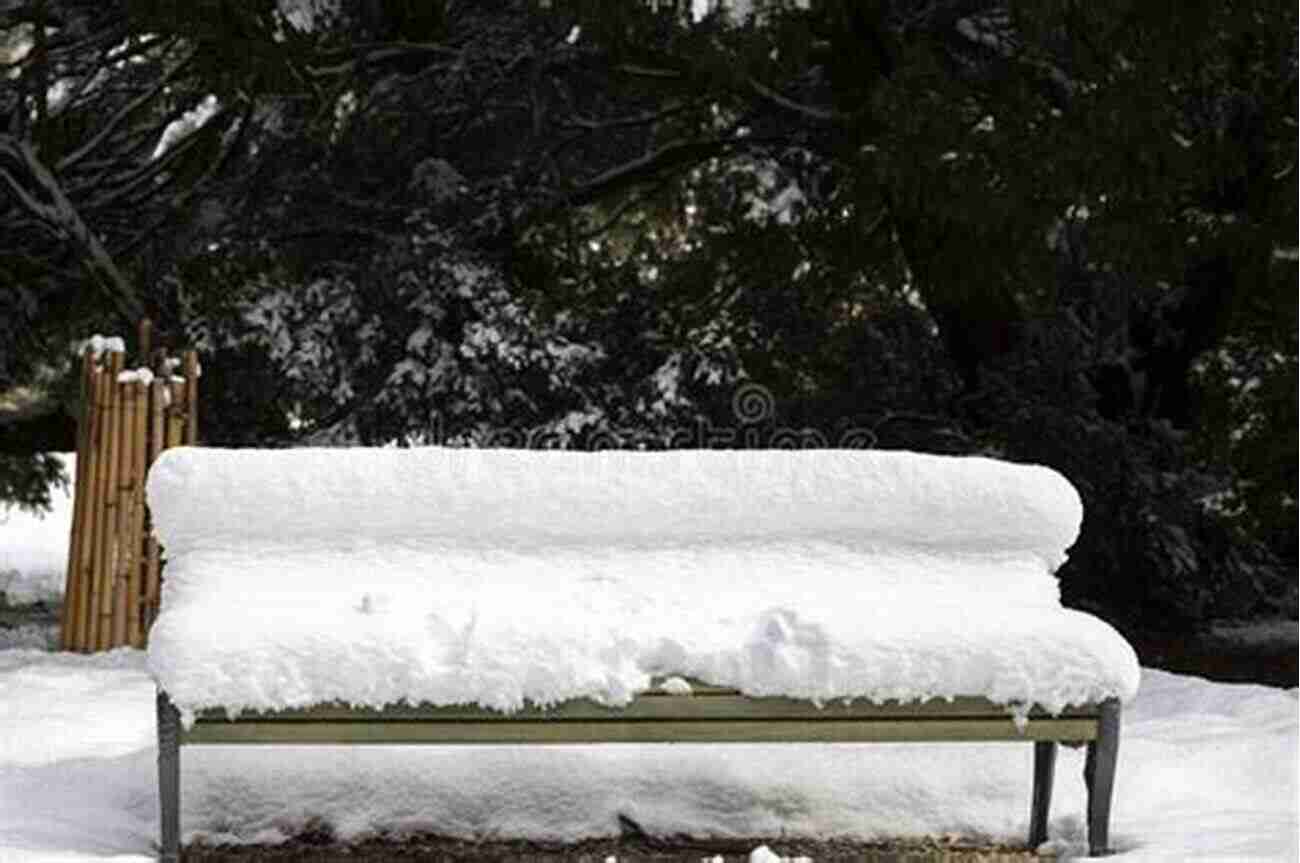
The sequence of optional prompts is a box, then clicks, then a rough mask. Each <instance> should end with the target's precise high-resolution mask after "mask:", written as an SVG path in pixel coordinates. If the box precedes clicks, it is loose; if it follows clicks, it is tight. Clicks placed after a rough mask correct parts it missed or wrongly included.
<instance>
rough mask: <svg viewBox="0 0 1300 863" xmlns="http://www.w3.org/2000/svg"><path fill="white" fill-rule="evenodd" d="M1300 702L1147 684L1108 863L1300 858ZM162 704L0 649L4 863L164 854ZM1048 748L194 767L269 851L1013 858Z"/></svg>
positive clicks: (142, 667) (1070, 812)
mask: <svg viewBox="0 0 1300 863" xmlns="http://www.w3.org/2000/svg"><path fill="white" fill-rule="evenodd" d="M1296 693H1297V691H1296V690H1295V689H1290V690H1280V689H1274V688H1270V687H1265V686H1254V685H1242V684H1220V683H1211V682H1209V681H1205V680H1201V679H1198V678H1195V677H1185V676H1179V675H1173V674H1167V673H1164V672H1160V671H1155V670H1152V669H1143V672H1142V688H1141V691H1140V692H1139V694H1138V695H1137V697H1136V698H1135V699H1134V700H1133V701H1132V702H1131V703H1130V704H1129V705H1127V706H1126V708H1125V717H1124V726H1123V732H1122V734H1123V739H1122V743H1121V746H1120V758H1119V772H1118V777H1117V780H1116V791H1115V800H1114V808H1113V815H1112V822H1111V835H1112V840H1113V843H1114V846H1115V848H1116V849H1117V850H1118V851H1119V853H1118V854H1117V855H1116V856H1115V857H1113V858H1110V859H1114V860H1117V861H1174V860H1191V859H1202V860H1207V859H1208V860H1233V861H1246V860H1295V859H1297V852H1298V849H1297V826H1298V825H1297V809H1296V794H1297V776H1296V763H1297V762H1296V758H1297V746H1296V744H1297V727H1298V725H1300V710H1297V700H1296ZM153 695H154V688H153V681H152V680H151V678H150V675H149V672H148V670H147V668H146V663H145V657H144V655H143V653H142V652H140V651H136V650H130V649H120V650H116V651H112V652H110V653H106V654H99V655H94V656H80V655H73V654H65V653H44V652H40V651H35V650H3V651H0V860H2V861H4V863H47V861H68V863H72V861H77V863H88V861H104V860H114V861H119V863H127V861H131V863H136V861H145V860H152V859H153V856H152V855H153V851H152V843H154V842H155V841H156V838H157V825H158V820H157V818H158V816H157V811H158V810H157V796H156V794H157V792H156V784H155V783H156V781H157V776H156V771H155V758H156V750H155V748H154V744H153V734H154V725H153V722H154V719H153ZM90 717H93V721H90V720H89V718H90ZM1032 749H1033V747H1031V746H1029V745H1028V744H1024V745H1019V744H1007V743H993V744H935V745H929V744H902V745H889V744H876V745H851V744H847V745H838V746H835V745H820V744H817V745H796V746H772V745H757V744H754V745H751V744H737V745H732V746H717V745H690V744H678V745H673V746H637V745H608V746H567V747H531V748H522V747H508V746H498V747H487V746H464V747H436V746H423V747H407V746H394V747H383V746H375V747H354V748H348V747H336V746H322V747H301V746H283V747H266V746H259V747H246V748H240V747H231V746H196V747H186V748H185V750H184V754H183V762H184V767H183V772H182V783H183V785H182V833H183V835H184V836H185V840H186V841H187V842H192V841H194V840H195V839H196V838H197V837H199V836H202V837H205V838H206V839H208V840H210V841H217V840H228V841H237V842H267V843H270V842H277V841H281V840H283V839H284V838H285V837H286V836H291V835H293V834H294V833H295V832H296V831H298V830H301V829H302V828H303V827H304V826H305V825H306V824H307V823H308V821H309V820H310V819H312V818H319V819H322V820H324V821H325V822H326V823H328V824H330V825H331V826H332V827H333V828H334V829H335V831H336V833H337V835H338V836H339V837H340V838H341V839H342V840H344V841H347V840H349V839H356V838H361V837H364V836H367V835H372V834H374V833H376V832H378V831H392V832H395V833H397V834H398V835H400V834H401V832H402V831H418V830H436V831H437V832H439V833H442V834H446V835H453V836H462V837H467V838H468V837H506V838H513V837H529V838H534V839H538V840H556V841H577V840H580V839H583V838H591V837H600V836H614V835H617V833H618V816H619V814H623V815H625V816H626V817H629V818H632V819H634V820H635V821H636V822H637V823H638V824H640V825H641V826H642V827H644V828H645V829H646V830H647V831H648V832H650V833H651V834H653V835H672V834H687V835H693V836H724V837H738V836H739V837H746V836H749V837H761V836H778V835H784V836H789V837H796V836H806V837H815V838H823V839H824V838H831V837H842V838H847V839H857V840H862V841H871V840H879V839H884V838H889V837H916V836H944V835H948V834H959V835H962V836H968V837H972V838H976V839H986V840H989V841H993V842H1007V843H1017V842H1023V840H1024V836H1025V835H1026V834H1027V832H1028V814H1029V790H1030V779H1031V776H1032ZM1082 770H1083V754H1082V751H1081V750H1073V749H1069V748H1062V749H1061V751H1060V754H1059V756H1058V763H1057V778H1056V785H1055V794H1054V799H1053V806H1052V813H1053V815H1052V818H1051V821H1050V823H1049V836H1051V837H1052V838H1051V840H1050V842H1049V845H1050V847H1052V848H1053V849H1055V850H1056V852H1057V855H1058V857H1059V858H1061V859H1070V858H1074V857H1081V856H1083V855H1085V854H1086V853H1087V851H1086V848H1087V845H1086V836H1085V831H1084V827H1083V822H1082V816H1083V811H1084V793H1083V782H1082V779H1081V773H1082ZM431 777H432V778H433V779H432V780H431ZM768 844H769V845H770V846H771V848H769V851H772V852H773V853H780V843H779V842H774V841H770V840H769V841H768ZM755 846H760V843H759V842H758V841H756V842H755ZM753 853H754V854H758V855H759V856H758V857H757V858H756V859H760V860H765V859H767V860H770V859H771V858H770V857H766V856H765V855H764V852H762V851H761V848H760V847H755V849H754V851H753ZM729 859H732V860H733V861H734V860H735V858H734V857H733V858H729Z"/></svg>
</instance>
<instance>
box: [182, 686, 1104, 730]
mask: <svg viewBox="0 0 1300 863" xmlns="http://www.w3.org/2000/svg"><path fill="white" fill-rule="evenodd" d="M1008 715H1009V714H1008V712H1007V709H1006V708H1005V707H1003V706H1002V705H999V704H995V703H993V702H991V701H988V700H986V699H982V698H958V699H954V700H953V701H951V702H949V701H946V700H942V699H933V700H930V701H926V702H920V703H904V704H900V703H897V702H888V703H885V704H875V703H872V702H869V701H863V700H858V701H853V702H850V703H848V704H845V703H844V702H842V701H832V702H829V703H826V704H823V705H821V706H818V705H816V704H814V703H812V702H810V701H804V700H799V699H793V698H748V697H746V696H743V695H740V694H739V693H735V692H718V693H715V694H711V695H708V696H703V697H701V696H696V695H663V694H657V693H647V694H643V695H640V696H638V697H637V698H635V699H634V700H633V701H632V702H631V703H629V704H628V705H627V706H625V707H606V706H604V705H601V704H598V703H596V702H594V701H590V700H587V699H575V700H572V701H566V702H562V703H560V704H556V705H552V706H550V707H536V706H527V707H525V708H524V709H522V710H519V711H516V712H514V713H502V712H499V711H495V710H490V709H487V708H484V707H480V706H478V705H473V704H466V705H449V706H442V707H436V706H433V705H419V706H411V705H390V706H388V707H385V708H383V709H382V710H379V709H375V708H360V707H359V708H352V707H348V706H346V705H335V704H331V705H319V706H315V707H310V708H304V709H292V710H283V711H276V712H273V713H256V712H249V713H243V714H240V715H238V716H235V717H228V716H227V715H226V713H225V711H224V710H221V709H214V710H205V711H202V712H201V713H200V714H199V715H198V719H199V721H200V722H227V721H233V722H248V721H261V722H286V723H288V722H300V723H302V722H322V721H340V722H341V721H348V722H402V721H434V720H466V721H468V720H473V721H477V722H485V723H500V722H521V721H536V722H554V721H559V720H570V719H585V720H661V719H726V718H765V719H799V720H804V721H809V722H820V721H824V720H831V719H851V718H861V719H888V718H908V719H911V718H949V719H964V718H989V719H1007V718H1008ZM1099 715H1100V709H1099V708H1098V707H1097V706H1096V705H1087V706H1081V707H1072V708H1068V709H1066V710H1065V711H1063V712H1062V713H1061V714H1060V715H1059V718H1073V719H1085V718H1091V719H1094V720H1095V719H1096V718H1097V717H1098V716H1099ZM1029 717H1030V721H1031V723H1032V722H1041V721H1043V720H1045V719H1049V718H1058V717H1053V716H1052V714H1049V713H1047V712H1045V711H1043V710H1041V709H1036V710H1033V711H1031V712H1030V714H1029Z"/></svg>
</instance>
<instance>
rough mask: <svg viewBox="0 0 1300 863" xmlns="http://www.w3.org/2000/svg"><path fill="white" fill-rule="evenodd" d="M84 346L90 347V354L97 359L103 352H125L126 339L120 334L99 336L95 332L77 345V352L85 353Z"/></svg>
mask: <svg viewBox="0 0 1300 863" xmlns="http://www.w3.org/2000/svg"><path fill="white" fill-rule="evenodd" d="M86 348H90V352H91V354H93V355H94V357H95V359H97V360H98V359H99V358H100V356H102V355H103V354H105V353H118V354H124V353H126V340H125V339H123V338H122V337H121V336H101V335H100V334H99V333H95V334H94V335H93V336H91V337H90V338H88V339H86V340H85V341H84V342H82V343H81V344H80V345H79V346H78V347H77V353H78V354H83V353H85V352H86Z"/></svg>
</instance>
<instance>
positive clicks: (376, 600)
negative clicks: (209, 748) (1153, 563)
mask: <svg viewBox="0 0 1300 863" xmlns="http://www.w3.org/2000/svg"><path fill="white" fill-rule="evenodd" d="M148 493H149V502H150V506H151V508H152V511H153V516H154V521H155V525H156V527H157V530H158V533H159V536H160V538H161V540H162V542H163V545H164V547H165V553H166V558H167V570H166V572H167V577H166V581H165V584H164V588H163V598H162V612H161V615H160V616H159V618H158V621H157V623H156V624H155V626H154V628H153V630H152V631H151V633H150V648H149V652H150V664H151V668H152V669H153V671H154V673H155V675H156V676H157V679H158V680H159V682H160V684H161V685H162V686H163V687H164V688H165V689H166V690H167V691H168V692H169V693H170V694H171V696H172V698H173V699H174V700H175V701H176V703H177V705H178V706H179V707H180V708H181V709H182V712H183V714H184V715H185V716H186V717H187V718H188V717H189V716H190V715H191V712H192V711H194V710H197V709H200V708H203V707H211V706H224V707H226V708H228V709H231V710H241V709H276V708H285V707H297V706H305V705H309V704H314V703H320V702H325V701H335V700H338V701H344V702H349V703H353V704H367V705H373V706H382V705H384V704H388V703H392V702H396V701H401V700H408V701H427V702H430V703H434V704H451V703H478V704H482V705H485V706H487V707H491V708H495V709H499V710H506V711H509V710H515V709H518V708H520V707H522V706H523V705H524V702H525V701H531V702H534V703H538V704H543V705H547V704H553V703H556V702H560V701H563V700H566V699H570V698H578V697H588V698H592V699H595V700H597V701H599V702H601V703H605V704H609V705H621V704H626V703H627V702H628V701H630V700H631V699H632V698H633V697H634V696H635V695H636V694H637V693H639V692H641V691H644V690H646V689H648V688H650V686H651V681H652V679H653V678H655V677H658V676H663V675H683V676H689V677H694V678H698V679H700V680H703V681H705V682H709V683H714V684H719V685H726V686H734V687H737V688H739V689H741V690H742V691H744V692H746V693H749V694H753V695H787V696H792V697H797V698H806V699H812V700H814V701H818V702H824V701H829V700H832V699H843V698H868V699H871V700H873V701H885V700H891V699H896V700H900V701H911V700H924V699H929V698H935V697H954V696H960V695H983V696H987V697H989V698H991V699H993V700H994V701H997V702H999V703H1003V704H1007V705H1009V706H1010V710H1011V711H1012V712H1014V713H1018V714H1019V715H1021V716H1022V717H1023V716H1024V715H1025V713H1026V712H1027V711H1028V709H1029V708H1030V706H1032V705H1034V704H1038V705H1041V706H1043V707H1044V708H1046V709H1047V710H1049V711H1053V712H1055V711H1059V710H1061V709H1062V708H1064V707H1066V706H1068V705H1070V704H1077V703H1083V702H1092V701H1098V700H1101V699H1104V698H1107V697H1113V696H1118V697H1120V698H1123V699H1128V698H1131V697H1132V696H1133V694H1134V692H1135V691H1136V688H1137V679H1138V666H1137V660H1136V657H1135V655H1134V653H1133V651H1132V648H1131V647H1129V645H1128V644H1127V643H1126V642H1125V641H1124V640H1123V638H1122V637H1120V635H1119V634H1118V633H1116V632H1115V631H1114V630H1113V629H1112V628H1111V627H1110V626H1109V625H1107V624H1106V623H1104V622H1102V621H1100V620H1098V619H1097V618H1094V617H1091V616H1089V615H1086V614H1083V613H1081V612H1077V611H1071V610H1067V609H1064V608H1062V607H1061V606H1060V603H1059V593H1058V587H1057V583H1056V581H1055V579H1054V578H1053V577H1052V576H1051V568H1052V567H1053V566H1055V565H1056V564H1057V563H1059V562H1060V560H1062V559H1063V558H1064V551H1065V548H1066V547H1067V546H1069V545H1070V543H1072V542H1073V541H1074V538H1075V535H1076V533H1077V530H1078V525H1079V521H1080V517H1081V514H1080V505H1079V499H1078V496H1077V495H1076V494H1075V492H1074V489H1073V488H1072V487H1071V486H1070V485H1069V483H1068V482H1067V481H1066V480H1064V479H1063V478H1062V477H1061V476H1060V475H1059V474H1056V473H1055V472H1053V471H1051V470H1048V469H1047V468H1042V467H1036V466H1024V465H1012V464H1006V463H1001V462H996V461H992V460H989V459H978V458H950V457H949V458H946V457H940V456H923V455H917V454H913V453H901V452H879V451H876V452H849V451H820V452H812V451H795V452H790V451H785V452H763V451H733V452H721V451H678V452H658V453H649V452H640V453H636V452H600V453H573V452H555V451H549V452H536V451H508V450H453V449H439V448H430V449H423V450H409V449H407V450H402V449H395V448H389V449H377V450H364V449H352V450H338V449H334V450H287V451H274V452H270V451H250V450H240V451H222V450H216V449H194V448H188V449H186V448H181V449H173V450H169V451H167V452H165V453H164V454H163V455H162V456H161V457H160V458H159V460H158V462H157V463H156V464H155V466H154V468H153V470H152V471H151V473H150V477H149V482H148Z"/></svg>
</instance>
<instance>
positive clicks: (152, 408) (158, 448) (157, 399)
mask: <svg viewBox="0 0 1300 863" xmlns="http://www.w3.org/2000/svg"><path fill="white" fill-rule="evenodd" d="M168 392H169V390H168V388H167V384H166V383H165V382H164V381H163V380H162V378H155V379H154V382H153V383H152V384H150V386H149V446H148V450H149V452H148V458H147V460H146V465H148V466H152V465H153V463H154V460H155V459H156V458H158V454H159V453H160V452H162V448H163V434H164V427H165V422H164V412H165V411H166V399H167V393H168ZM145 515H146V520H147V524H146V526H145V563H144V608H145V619H144V625H145V629H146V631H147V630H148V628H149V626H150V625H152V624H153V619H154V617H156V616H157V614H158V600H159V582H160V577H159V570H160V561H159V559H158V558H159V554H158V539H157V538H156V537H155V536H154V534H153V517H152V516H150V515H149V514H148V513H147V512H146V514H145Z"/></svg>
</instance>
